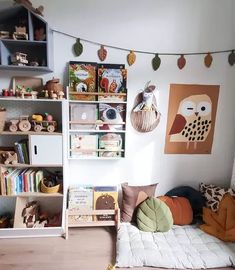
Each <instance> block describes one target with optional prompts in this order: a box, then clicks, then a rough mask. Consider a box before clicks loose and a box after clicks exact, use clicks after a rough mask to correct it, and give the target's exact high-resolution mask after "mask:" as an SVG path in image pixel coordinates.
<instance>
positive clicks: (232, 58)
mask: <svg viewBox="0 0 235 270" xmlns="http://www.w3.org/2000/svg"><path fill="white" fill-rule="evenodd" d="M52 32H55V33H58V34H61V35H64V36H67V37H71V38H74V39H76V43H75V44H74V46H73V48H74V52H75V55H76V56H79V55H81V54H82V52H83V46H82V44H81V43H80V41H82V42H86V43H90V44H93V45H97V46H99V47H100V49H99V50H98V56H99V58H100V60H101V61H104V59H105V58H106V56H107V51H106V50H105V49H104V47H106V48H110V49H115V50H119V51H125V52H128V55H127V62H128V64H129V65H132V64H134V63H135V61H136V55H135V53H140V54H151V55H154V58H153V59H152V66H153V69H154V70H157V69H158V68H159V67H160V64H161V59H160V57H159V56H160V55H163V56H180V58H178V59H177V65H178V67H179V69H183V68H184V66H185V65H186V59H185V57H184V56H186V55H206V57H205V60H204V63H205V66H206V67H210V65H211V63H212V56H211V55H212V54H218V53H229V52H230V54H229V56H228V62H229V64H230V65H231V66H233V65H234V64H235V53H234V51H235V49H228V50H217V51H210V52H208V51H207V52H186V53H171V52H165V53H159V52H158V53H156V52H151V51H142V50H133V49H128V48H123V47H118V46H114V45H107V44H103V43H99V42H96V41H92V40H89V39H85V38H78V37H77V36H74V35H71V34H68V33H65V32H62V31H59V30H56V29H52Z"/></svg>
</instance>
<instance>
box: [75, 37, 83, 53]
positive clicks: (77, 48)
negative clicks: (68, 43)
mask: <svg viewBox="0 0 235 270" xmlns="http://www.w3.org/2000/svg"><path fill="white" fill-rule="evenodd" d="M73 51H74V54H75V55H76V56H80V55H81V54H82V52H83V46H82V44H81V42H80V38H78V39H77V40H76V43H74V45H73Z"/></svg>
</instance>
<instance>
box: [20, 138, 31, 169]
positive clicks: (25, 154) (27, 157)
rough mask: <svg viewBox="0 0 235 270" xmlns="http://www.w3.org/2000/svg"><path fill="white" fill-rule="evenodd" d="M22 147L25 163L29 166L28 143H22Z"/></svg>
mask: <svg viewBox="0 0 235 270" xmlns="http://www.w3.org/2000/svg"><path fill="white" fill-rule="evenodd" d="M20 145H21V148H22V154H23V158H24V163H25V164H29V154H28V149H27V145H26V142H23V143H20Z"/></svg>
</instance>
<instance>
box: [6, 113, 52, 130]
mask: <svg viewBox="0 0 235 270" xmlns="http://www.w3.org/2000/svg"><path fill="white" fill-rule="evenodd" d="M48 116H49V115H48ZM48 116H47V118H48ZM47 118H45V119H44V118H43V116H42V115H32V116H31V117H29V116H28V115H22V116H20V117H19V119H12V120H10V123H9V131H11V132H16V131H17V130H20V131H23V132H28V131H30V130H31V129H32V130H34V131H35V132H41V131H42V130H46V131H48V132H54V131H55V130H56V128H57V122H56V121H54V120H53V118H52V116H50V117H49V119H48V120H47Z"/></svg>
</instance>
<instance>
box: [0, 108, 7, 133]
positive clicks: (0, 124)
mask: <svg viewBox="0 0 235 270" xmlns="http://www.w3.org/2000/svg"><path fill="white" fill-rule="evenodd" d="M5 120H6V109H5V108H4V107H0V132H2V131H3V130H4V128H5Z"/></svg>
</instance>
